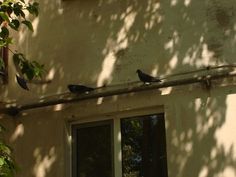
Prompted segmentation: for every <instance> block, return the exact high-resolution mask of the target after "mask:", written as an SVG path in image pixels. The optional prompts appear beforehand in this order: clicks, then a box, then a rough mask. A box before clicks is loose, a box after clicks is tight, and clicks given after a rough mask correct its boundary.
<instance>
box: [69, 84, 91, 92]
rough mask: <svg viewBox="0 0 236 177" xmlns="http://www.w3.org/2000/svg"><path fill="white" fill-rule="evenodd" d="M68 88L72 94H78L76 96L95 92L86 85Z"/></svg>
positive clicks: (72, 85) (71, 85) (70, 85)
mask: <svg viewBox="0 0 236 177" xmlns="http://www.w3.org/2000/svg"><path fill="white" fill-rule="evenodd" d="M67 87H68V89H69V91H70V92H71V93H76V94H82V93H87V92H90V91H93V90H94V88H91V87H87V86H84V85H74V84H69V85H68V86H67Z"/></svg>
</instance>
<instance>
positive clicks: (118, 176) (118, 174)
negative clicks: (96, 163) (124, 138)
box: [114, 118, 122, 177]
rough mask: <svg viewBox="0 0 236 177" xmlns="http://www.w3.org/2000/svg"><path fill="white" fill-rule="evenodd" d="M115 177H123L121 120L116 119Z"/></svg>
mask: <svg viewBox="0 0 236 177" xmlns="http://www.w3.org/2000/svg"><path fill="white" fill-rule="evenodd" d="M114 177H122V152H121V128H120V119H119V118H116V119H114Z"/></svg>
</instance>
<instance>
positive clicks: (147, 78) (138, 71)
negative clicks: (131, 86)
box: [136, 69, 161, 84]
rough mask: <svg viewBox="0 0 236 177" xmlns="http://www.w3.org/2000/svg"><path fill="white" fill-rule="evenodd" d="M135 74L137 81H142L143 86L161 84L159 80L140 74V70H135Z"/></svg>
mask: <svg viewBox="0 0 236 177" xmlns="http://www.w3.org/2000/svg"><path fill="white" fill-rule="evenodd" d="M136 73H138V77H139V80H140V81H142V82H143V83H144V84H148V83H151V82H161V80H160V79H158V78H155V77H153V76H150V75H148V74H146V73H144V72H142V71H141V70H140V69H137V71H136Z"/></svg>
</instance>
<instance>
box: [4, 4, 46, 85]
mask: <svg viewBox="0 0 236 177" xmlns="http://www.w3.org/2000/svg"><path fill="white" fill-rule="evenodd" d="M26 13H28V14H30V15H31V16H32V15H33V16H38V13H39V4H38V3H37V2H29V3H26V2H25V1H24V0H0V47H2V48H7V49H9V50H10V48H9V46H10V44H12V41H13V38H12V37H11V35H10V32H11V30H15V31H19V28H20V26H26V27H27V28H28V29H29V30H31V31H33V30H34V29H33V25H32V23H31V21H30V20H28V19H27V17H26ZM10 51H11V52H12V53H13V61H14V64H15V67H16V70H17V72H18V74H17V75H16V79H17V82H18V84H19V85H20V86H21V87H22V88H24V89H26V88H28V87H27V82H26V80H32V79H34V78H41V77H42V74H43V72H44V66H43V65H41V64H39V63H38V62H37V61H30V60H28V59H27V58H26V57H25V56H24V54H22V53H18V52H13V51H12V50H10ZM0 69H4V62H3V58H2V57H0Z"/></svg>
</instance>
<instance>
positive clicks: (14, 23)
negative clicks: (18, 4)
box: [9, 19, 20, 31]
mask: <svg viewBox="0 0 236 177" xmlns="http://www.w3.org/2000/svg"><path fill="white" fill-rule="evenodd" d="M9 26H10V27H11V28H12V29H14V30H16V31H17V30H18V28H19V26H20V22H19V20H17V19H13V20H12V21H11V22H10V23H9Z"/></svg>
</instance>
